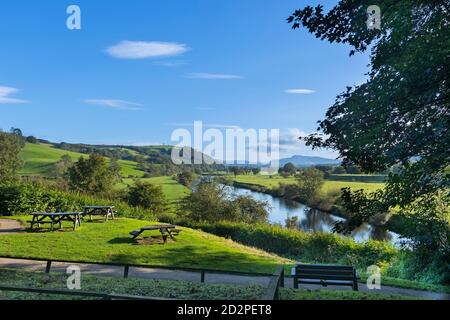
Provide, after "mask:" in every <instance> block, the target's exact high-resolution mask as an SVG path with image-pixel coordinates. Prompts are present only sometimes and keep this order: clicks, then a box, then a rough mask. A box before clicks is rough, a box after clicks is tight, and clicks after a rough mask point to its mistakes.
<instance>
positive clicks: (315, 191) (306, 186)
mask: <svg viewBox="0 0 450 320" xmlns="http://www.w3.org/2000/svg"><path fill="white" fill-rule="evenodd" d="M296 177H297V185H298V188H299V192H300V195H301V196H302V197H304V198H305V199H314V198H317V196H318V195H319V193H320V190H321V189H322V186H323V184H324V183H325V181H324V173H323V172H322V171H320V170H318V169H316V168H308V169H304V170H300V172H299V173H298V174H297V176H296Z"/></svg>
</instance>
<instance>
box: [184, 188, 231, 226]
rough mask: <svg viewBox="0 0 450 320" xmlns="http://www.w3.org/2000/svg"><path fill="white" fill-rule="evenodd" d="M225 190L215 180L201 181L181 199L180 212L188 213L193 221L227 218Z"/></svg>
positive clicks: (211, 220)
mask: <svg viewBox="0 0 450 320" xmlns="http://www.w3.org/2000/svg"><path fill="white" fill-rule="evenodd" d="M226 207H227V206H226V202H225V191H224V188H223V187H222V186H220V185H219V184H217V183H215V182H214V181H201V182H200V183H199V184H198V185H197V186H196V188H195V190H193V191H192V193H190V194H189V195H187V196H186V197H184V198H183V199H182V200H181V201H180V206H179V210H178V211H179V214H180V215H183V214H188V217H189V218H190V219H192V220H193V221H200V222H202V221H210V222H213V221H221V220H227V219H226V216H227V212H226Z"/></svg>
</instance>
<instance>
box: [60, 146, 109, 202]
mask: <svg viewBox="0 0 450 320" xmlns="http://www.w3.org/2000/svg"><path fill="white" fill-rule="evenodd" d="M68 178H69V188H70V189H72V190H74V191H79V192H86V193H108V192H110V191H111V190H112V187H113V186H114V185H115V184H116V182H117V176H116V174H115V172H114V171H113V170H111V168H110V166H109V165H108V162H107V161H106V159H105V158H103V157H101V156H99V155H96V154H91V155H90V156H89V158H88V159H85V158H83V157H80V159H79V160H78V161H77V162H75V163H74V165H73V166H71V167H70V168H69V170H68Z"/></svg>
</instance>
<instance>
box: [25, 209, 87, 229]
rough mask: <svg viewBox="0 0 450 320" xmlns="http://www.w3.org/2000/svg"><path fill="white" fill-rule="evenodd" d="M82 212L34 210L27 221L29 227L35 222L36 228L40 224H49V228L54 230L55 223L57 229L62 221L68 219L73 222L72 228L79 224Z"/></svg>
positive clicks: (60, 226)
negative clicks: (57, 225) (30, 218)
mask: <svg viewBox="0 0 450 320" xmlns="http://www.w3.org/2000/svg"><path fill="white" fill-rule="evenodd" d="M82 214H83V213H82V212H54V213H50V212H34V213H32V214H31V215H32V216H33V219H32V220H31V221H28V222H29V223H30V224H31V229H33V227H34V226H35V225H36V224H37V225H38V228H39V227H40V226H41V224H50V226H51V230H52V231H53V230H54V227H55V224H59V229H61V228H62V225H61V222H62V221H70V222H72V223H73V230H74V231H75V229H76V228H77V225H78V226H81V215H82Z"/></svg>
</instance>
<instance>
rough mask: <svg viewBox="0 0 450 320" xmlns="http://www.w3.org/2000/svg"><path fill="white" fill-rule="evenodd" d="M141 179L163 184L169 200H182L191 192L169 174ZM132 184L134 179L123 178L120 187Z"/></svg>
mask: <svg viewBox="0 0 450 320" xmlns="http://www.w3.org/2000/svg"><path fill="white" fill-rule="evenodd" d="M140 181H142V182H149V183H152V184H155V185H159V186H161V187H162V189H163V192H164V194H165V195H166V198H167V200H169V201H170V202H175V201H178V200H180V199H181V198H182V197H184V196H185V195H186V194H187V193H188V192H189V189H188V188H186V187H185V186H183V185H181V184H179V183H178V182H177V181H175V180H174V179H172V177H169V176H163V177H154V178H145V179H144V178H142V179H140ZM131 184H133V179H123V181H122V183H121V184H120V185H119V188H126V187H127V186H129V185H131Z"/></svg>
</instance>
